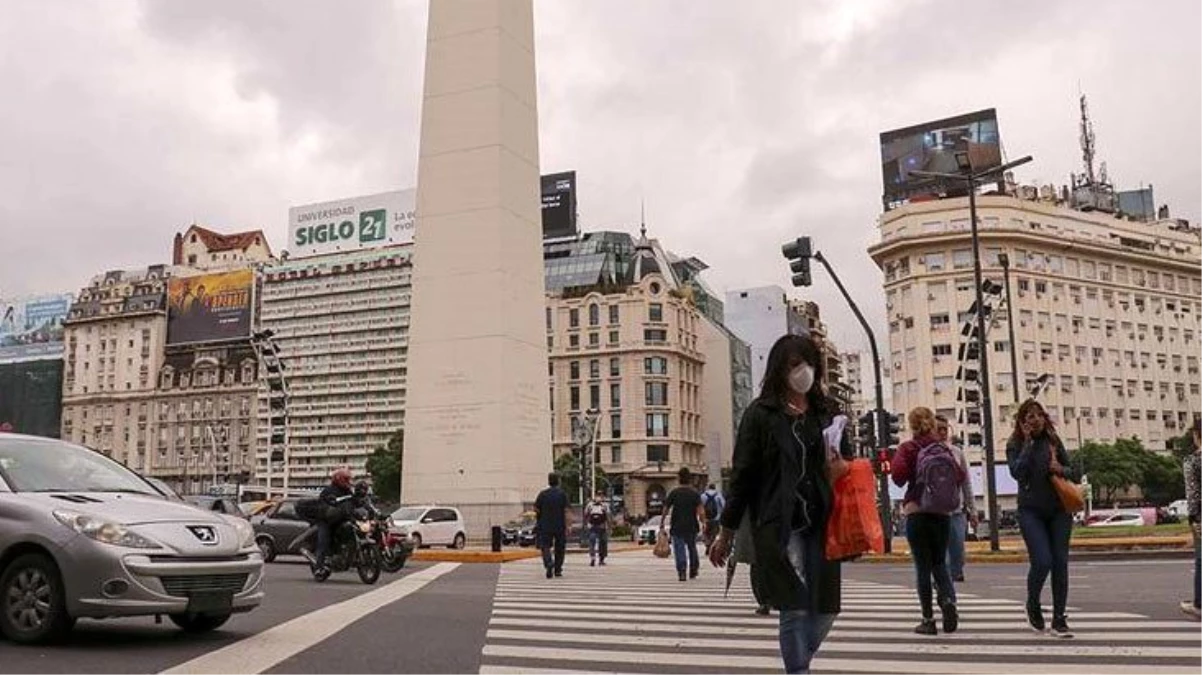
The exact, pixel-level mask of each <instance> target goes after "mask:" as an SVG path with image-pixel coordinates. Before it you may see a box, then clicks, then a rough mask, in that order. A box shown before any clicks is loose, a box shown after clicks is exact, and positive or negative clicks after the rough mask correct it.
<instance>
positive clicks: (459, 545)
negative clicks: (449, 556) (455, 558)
mask: <svg viewBox="0 0 1202 675" xmlns="http://www.w3.org/2000/svg"><path fill="white" fill-rule="evenodd" d="M464 546H467V537H465V536H463V533H462V532H460V533H459V534H457V535H455V541H453V542H451V546H450V548H453V549H460V550H462V549H463V547H464Z"/></svg>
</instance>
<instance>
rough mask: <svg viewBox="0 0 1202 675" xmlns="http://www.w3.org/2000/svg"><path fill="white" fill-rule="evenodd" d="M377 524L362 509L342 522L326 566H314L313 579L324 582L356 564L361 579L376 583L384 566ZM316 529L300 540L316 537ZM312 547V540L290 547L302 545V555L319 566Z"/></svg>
mask: <svg viewBox="0 0 1202 675" xmlns="http://www.w3.org/2000/svg"><path fill="white" fill-rule="evenodd" d="M374 527H375V525H374V521H373V520H372V519H370V518H367V517H366V514H364V513H362V512H357V513H355V515H354V517H353V518H350V519H348V520H344V521H342V522H341V523H339V524H338V525H337V526H336V527H335V528H334V532H333V533H332V535H333V536H332V537H331V541H330V552H329V554H328V555H327V556H326V566H325V567H324V568H322V569H314V570H313V578H314V579H316V580H317V581H318V582H322V581H325V580H326V579H328V578H329V577H330V574H331V573H333V572H346V571H348V570H350V569H351V568H352V567H353V568H355V571H356V572H358V573H359V580H360V581H362V582H363V583H365V584H367V585H369V586H370V585H372V584H374V583H376V581H378V580H379V578H380V572H381V570H383V569H384V561H383V559H382V557H381V555H380V547H379V545H378V544H377V542H376V540H375V539H374V538H373V537H372V531H373V529H374ZM316 532H317V527H316V526H313V527H311V528H309V530H308V531H307V532H305V533H304V534H302V535H300V537H298V538H297V540H298V541H299V540H301V539H303V538H309V537H311V536H315V535H316ZM310 546H311V544H310V543H309V542H306V543H303V544H299V545H298V544H297V543H296V542H294V543H293V545H292V546H290V548H292V547H296V548H298V549H299V550H300V552H301V555H303V556H305V558H307V559H308V560H309V564H310V565H315V564H316V562H317V557H316V556H315V555H314V554H313V549H312V548H311V547H310ZM402 564H403V563H402ZM398 569H399V568H398Z"/></svg>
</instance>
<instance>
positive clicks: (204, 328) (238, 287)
mask: <svg viewBox="0 0 1202 675" xmlns="http://www.w3.org/2000/svg"><path fill="white" fill-rule="evenodd" d="M254 281H255V275H254V272H253V271H251V270H249V269H245V270H235V271H233V272H222V273H219V274H203V275H200V276H194V277H173V278H172V279H171V280H170V281H169V282H167V344H172V345H178V344H187V343H190V342H213V341H219V340H237V339H244V338H249V337H250V331H251V325H252V324H251V313H252V309H253V307H254V304H253V298H252V296H253V289H254Z"/></svg>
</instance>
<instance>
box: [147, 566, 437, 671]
mask: <svg viewBox="0 0 1202 675" xmlns="http://www.w3.org/2000/svg"><path fill="white" fill-rule="evenodd" d="M456 567H459V563H439V564H437V565H434V566H433V567H429V568H426V569H424V570H422V571H420V572H415V573H413V574H410V575H409V576H406V577H404V578H402V579H397V580H396V581H393V582H392V583H390V584H388V585H386V586H382V587H380V588H377V589H375V590H372V591H368V592H367V593H363V594H362V595H358V596H355V597H353V598H349V599H347V600H343V601H342V602H340V603H338V604H335V605H329V606H327V607H322V608H319V609H316V610H314V611H312V612H309V613H308V614H303V615H301V616H298V617H296V618H294V619H292V620H290V621H287V622H285V623H282V624H280V625H278V626H276V627H274V628H270V629H268V630H265V631H263V632H261V633H256V634H255V635H252V636H250V637H248V638H245V639H243V640H239V641H237V642H235V643H233V644H231V645H227V646H225V647H222V648H221V649H217V650H214V651H211V652H209V653H207V654H204V655H202V656H198V657H196V658H194V659H192V660H190V661H185V662H183V663H181V664H179V665H176V666H174V667H172V668H168V669H167V670H164V671H163V673H162V675H177V674H179V675H183V674H190V673H247V674H252V675H253V674H256V673H262V672H264V671H266V670H268V669H270V668H272V667H274V666H276V665H277V664H279V663H281V662H282V661H284V660H286V659H288V658H291V657H293V656H295V655H297V654H299V653H301V652H303V651H305V650H306V649H309V648H311V647H313V646H315V645H317V644H319V643H320V642H322V641H323V640H326V639H328V638H330V637H332V636H333V635H335V634H337V633H339V632H341V631H342V630H345V629H346V628H348V627H349V626H350V625H351V624H352V623H354V622H355V621H358V620H359V619H362V618H363V617H365V616H367V615H369V614H371V613H372V612H374V611H376V610H378V609H380V608H382V607H385V606H386V605H389V604H391V603H393V602H396V601H397V600H400V599H401V598H403V597H405V596H407V595H410V594H411V593H415V592H417V591H419V590H421V589H422V588H423V587H424V586H425V585H426V584H428V583H430V582H431V581H434V580H435V579H437V578H439V577H441V576H442V575H444V574H446V573H448V572H450V571H452V570H454V569H455V568H456Z"/></svg>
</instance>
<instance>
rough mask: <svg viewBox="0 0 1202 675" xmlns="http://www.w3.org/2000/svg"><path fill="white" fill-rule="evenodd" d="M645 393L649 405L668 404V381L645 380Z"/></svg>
mask: <svg viewBox="0 0 1202 675" xmlns="http://www.w3.org/2000/svg"><path fill="white" fill-rule="evenodd" d="M645 389H646V394H647V405H649V406H666V405H668V383H667V382H647V383H646V385H645Z"/></svg>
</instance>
